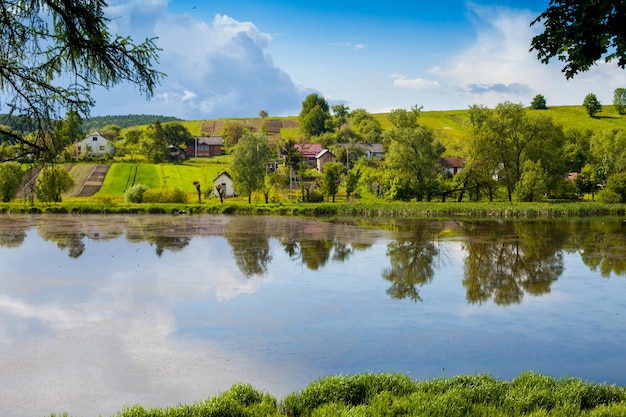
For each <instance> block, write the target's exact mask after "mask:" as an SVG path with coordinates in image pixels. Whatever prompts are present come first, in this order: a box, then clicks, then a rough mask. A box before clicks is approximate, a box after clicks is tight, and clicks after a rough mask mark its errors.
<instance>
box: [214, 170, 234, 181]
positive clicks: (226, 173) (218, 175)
mask: <svg viewBox="0 0 626 417" xmlns="http://www.w3.org/2000/svg"><path fill="white" fill-rule="evenodd" d="M222 175H225V176H227V177H228V178H230V179H231V180H232V179H233V177H231V176H230V174H229V173H228V172H226V171H223V172H220V173H219V174H217V177H215V179H214V180H213V181H214V182H215V181H217V179H218V178H219V177H221V176H222Z"/></svg>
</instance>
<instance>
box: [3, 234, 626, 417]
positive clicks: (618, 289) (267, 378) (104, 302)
mask: <svg viewBox="0 0 626 417" xmlns="http://www.w3.org/2000/svg"><path fill="white" fill-rule="evenodd" d="M389 242H390V241H389V237H380V236H379V237H377V238H376V239H373V240H372V242H370V243H371V245H370V246H367V247H366V248H363V249H360V250H354V251H353V252H352V253H351V254H350V257H349V260H348V261H346V262H340V261H333V260H332V259H329V260H328V261H327V262H325V263H324V264H323V266H321V267H320V268H319V269H318V270H311V269H308V268H307V267H306V266H304V264H303V263H302V262H299V261H297V260H296V261H294V260H293V259H291V258H290V257H289V256H288V255H287V254H286V253H285V251H284V250H283V247H282V246H281V243H280V241H279V240H278V239H277V238H269V253H270V255H271V262H269V263H268V264H267V271H266V272H265V273H263V274H261V275H252V276H249V277H248V276H246V275H245V274H243V273H242V272H241V271H240V269H239V268H238V266H237V264H236V262H235V260H234V259H233V257H232V249H231V246H230V245H229V242H228V240H227V239H226V238H225V237H223V236H214V235H211V236H196V237H193V238H192V239H191V240H190V242H189V244H188V245H187V246H186V247H184V248H183V249H182V250H165V251H163V252H162V254H161V255H160V256H158V255H157V252H156V250H155V245H154V244H150V243H147V242H142V241H134V242H131V241H128V240H127V239H125V238H124V237H123V236H122V237H121V238H118V239H114V240H107V241H103V240H96V239H84V244H85V246H86V248H85V250H84V252H83V253H82V254H81V255H80V256H79V257H77V258H70V257H68V255H67V251H64V250H63V251H62V250H60V249H58V247H57V244H56V243H54V242H52V241H44V240H43V238H41V237H40V236H39V234H38V233H37V232H36V231H35V230H34V229H30V230H29V231H28V232H27V236H26V238H25V240H24V243H23V244H22V245H21V246H19V247H17V248H5V247H0V265H2V267H1V268H0V288H2V290H0V374H1V375H2V377H3V387H2V388H1V389H0V414H1V415H13V416H22V415H23V416H32V415H45V414H47V413H49V412H57V413H58V412H63V411H67V412H69V413H70V414H72V415H81V416H91V415H98V414H99V413H101V414H102V415H105V416H106V415H111V414H113V413H114V412H115V411H119V410H120V409H121V408H122V407H123V405H125V404H131V403H142V404H144V405H146V406H164V405H173V404H177V403H179V402H193V401H196V400H199V399H202V398H205V397H207V396H209V395H214V394H216V393H217V392H218V391H220V390H225V389H227V388H228V387H230V385H232V384H233V383H234V382H237V381H247V382H251V383H253V384H254V385H255V386H257V387H258V388H260V389H263V390H268V391H269V392H271V393H272V394H274V395H276V396H279V397H280V396H284V395H285V394H286V393H288V392H290V391H291V390H292V389H298V388H301V387H303V386H305V385H306V384H308V383H310V382H312V381H313V380H315V379H317V378H319V377H321V376H323V375H326V374H331V373H352V372H363V371H374V372H378V371H398V372H404V373H408V374H409V375H410V376H412V377H415V378H431V377H435V376H450V375H455V374H459V373H470V374H473V373H490V374H492V375H494V376H496V377H500V378H507V379H508V378H511V377H513V376H515V375H517V374H518V373H519V372H521V371H522V370H525V369H533V370H537V371H540V372H545V373H550V374H553V375H555V376H563V375H574V376H578V377H581V378H583V379H591V380H595V381H598V382H602V381H608V382H611V383H619V384H626V379H624V378H625V377H624V375H623V372H622V370H623V369H624V365H626V363H625V362H626V354H624V353H623V346H624V343H625V342H626V332H625V331H624V330H626V324H625V322H624V320H623V317H624V314H625V311H624V308H623V307H622V303H621V296H620V294H623V293H624V289H625V287H626V285H625V280H624V277H612V278H609V279H607V278H601V277H600V276H598V275H597V274H596V273H593V272H591V271H590V270H589V268H587V267H586V266H585V265H584V264H583V263H582V261H581V259H580V257H579V256H578V254H577V253H576V252H568V253H565V254H564V256H563V263H564V272H563V273H562V275H561V276H560V277H559V279H558V280H557V281H555V282H553V283H552V284H551V287H550V291H549V292H548V293H545V294H543V295H541V296H533V295H529V294H525V295H524V297H523V301H522V302H521V303H516V304H511V305H507V306H498V305H495V304H494V303H493V302H491V301H488V302H485V303H483V304H470V303H468V302H467V300H466V289H465V287H464V286H463V284H462V281H463V278H464V265H463V259H464V249H463V248H464V246H463V242H462V241H459V240H455V239H450V240H442V241H440V242H438V243H437V245H438V249H439V253H440V254H441V256H439V257H438V259H437V261H436V262H435V263H434V269H435V276H434V279H433V280H432V281H431V282H429V283H427V284H425V285H423V286H421V287H420V288H419V295H420V298H421V299H422V301H421V302H413V301H410V300H408V299H401V300H398V299H393V298H391V297H390V296H389V295H388V294H387V292H386V291H387V290H388V289H389V287H390V285H391V283H390V282H389V281H386V280H384V279H383V278H382V277H381V276H382V273H383V271H384V270H385V268H388V267H389V260H388V259H387V255H386V254H387V251H388V244H389Z"/></svg>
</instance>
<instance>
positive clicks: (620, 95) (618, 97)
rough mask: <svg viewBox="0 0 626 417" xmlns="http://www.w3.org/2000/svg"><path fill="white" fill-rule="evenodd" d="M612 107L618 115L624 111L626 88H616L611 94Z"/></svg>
mask: <svg viewBox="0 0 626 417" xmlns="http://www.w3.org/2000/svg"><path fill="white" fill-rule="evenodd" d="M613 107H614V108H615V111H617V112H618V113H619V114H624V109H626V88H616V89H615V91H614V92H613Z"/></svg>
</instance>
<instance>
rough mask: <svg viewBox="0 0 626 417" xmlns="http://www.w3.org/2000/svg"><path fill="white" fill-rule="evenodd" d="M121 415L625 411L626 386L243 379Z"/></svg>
mask: <svg viewBox="0 0 626 417" xmlns="http://www.w3.org/2000/svg"><path fill="white" fill-rule="evenodd" d="M52 416H55V415H54V414H52ZM114 416H115V417H148V416H150V417H161V416H162V417H179V416H180V417H183V416H185V417H187V416H203V417H213V416H216V417H217V416H220V417H222V416H226V417H231V416H233V417H235V416H241V417H244V416H250V417H268V416H276V417H278V416H280V417H282V416H294V417H300V416H302V417H309V416H310V417H326V416H328V417H330V416H333V417H336V416H338V417H344V416H345V417H348V416H350V417H356V416H363V417H366V416H367V417H378V416H381V417H382V416H429V417H433V416H441V417H472V416H476V417H478V416H481V417H482V416H489V417H499V416H503V417H504V416H507V417H508V416H535V417H539V416H551V417H560V416H563V417H565V416H567V417H576V416H588V417H600V416H626V388H624V387H619V386H614V385H605V384H593V383H588V382H585V381H582V380H580V379H577V378H562V379H555V378H552V377H548V376H544V375H541V374H538V373H532V372H527V373H522V374H521V375H519V376H518V377H516V378H514V379H513V380H511V381H502V380H498V379H496V378H493V377H491V376H488V375H474V376H456V377H451V378H438V379H434V380H427V381H414V380H412V379H410V378H409V377H407V376H405V375H401V374H389V373H384V374H359V375H352V376H332V377H327V378H323V379H321V380H319V381H316V382H314V383H312V384H310V385H308V386H307V387H306V388H304V389H303V390H301V391H299V392H295V393H292V394H290V395H288V396H286V397H285V398H284V399H283V400H282V401H277V400H276V398H275V397H273V396H271V395H270V394H268V393H265V392H262V391H258V390H257V389H255V388H253V387H252V386H251V385H248V384H236V385H233V386H232V387H231V388H230V390H228V391H226V392H224V393H222V394H220V395H218V396H216V397H212V398H208V399H206V400H203V401H199V402H196V403H194V404H183V405H178V406H175V407H170V408H160V409H159V408H153V409H146V408H144V407H142V406H141V405H133V406H129V407H127V408H125V409H124V410H122V411H120V412H119V413H117V414H115V415H114Z"/></svg>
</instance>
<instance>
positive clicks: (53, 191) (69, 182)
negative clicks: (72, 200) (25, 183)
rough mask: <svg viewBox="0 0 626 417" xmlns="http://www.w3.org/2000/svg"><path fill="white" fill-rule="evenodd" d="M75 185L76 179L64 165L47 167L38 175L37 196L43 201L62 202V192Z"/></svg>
mask: <svg viewBox="0 0 626 417" xmlns="http://www.w3.org/2000/svg"><path fill="white" fill-rule="evenodd" d="M73 186H74V180H73V179H72V177H70V174H68V173H67V171H66V170H65V168H64V167H62V166H49V167H45V168H43V169H42V170H41V172H40V173H39V176H38V177H37V198H38V199H39V200H40V201H43V202H56V203H58V202H60V201H61V194H63V193H65V192H67V191H69V190H71V189H72V187H73Z"/></svg>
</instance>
